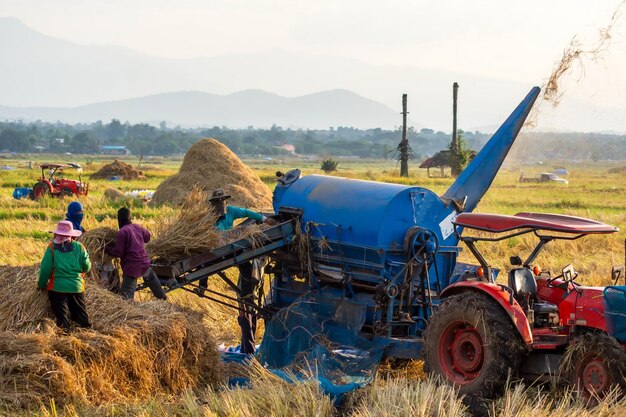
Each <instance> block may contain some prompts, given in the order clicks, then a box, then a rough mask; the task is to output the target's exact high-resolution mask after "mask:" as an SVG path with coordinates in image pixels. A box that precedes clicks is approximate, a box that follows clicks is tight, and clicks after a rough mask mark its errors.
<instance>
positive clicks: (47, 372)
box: [0, 267, 221, 414]
mask: <svg viewBox="0 0 626 417" xmlns="http://www.w3.org/2000/svg"><path fill="white" fill-rule="evenodd" d="M37 273H38V268H37V267H27V268H6V267H2V268H0V289H2V292H0V324H1V325H2V328H1V329H0V414H3V411H7V410H19V409H21V410H23V409H31V410H32V409H36V408H38V406H39V405H40V404H42V403H43V404H47V403H49V401H50V400H52V399H54V401H55V402H56V403H57V404H60V405H63V404H67V403H70V402H71V403H74V404H79V405H80V404H87V405H98V404H103V403H106V402H109V401H115V402H129V401H137V400H140V399H144V400H145V399H149V398H154V396H156V395H176V394H180V393H182V392H183V391H185V390H187V389H190V388H194V387H204V386H207V385H209V386H210V385H213V384H216V383H218V382H221V381H220V377H219V375H220V372H221V368H220V364H219V360H218V355H217V349H216V347H215V343H214V341H213V338H212V336H211V331H210V329H209V328H208V327H207V326H206V324H204V323H203V321H202V316H201V315H200V314H198V313H195V312H193V311H191V310H188V309H185V308H182V307H176V306H174V305H171V304H169V303H165V302H162V301H150V302H145V303H135V302H128V301H124V300H122V299H121V298H120V297H118V296H116V295H113V294H111V293H110V292H108V291H107V290H104V289H102V288H100V287H98V286H96V285H92V284H90V283H87V289H86V294H85V298H86V304H87V311H88V313H89V315H90V319H91V321H92V323H93V328H92V329H80V330H76V331H74V332H73V333H70V334H64V333H62V332H60V331H59V330H58V329H57V328H56V326H55V325H54V324H52V322H51V321H50V320H48V312H47V302H46V301H45V300H46V297H45V293H44V292H40V291H39V290H37V289H36V285H35V283H36V280H37ZM22 305H23V306H30V307H29V308H25V307H21V308H17V307H19V306H22ZM32 307H35V308H32Z"/></svg>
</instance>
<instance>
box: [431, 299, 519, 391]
mask: <svg viewBox="0 0 626 417" xmlns="http://www.w3.org/2000/svg"><path fill="white" fill-rule="evenodd" d="M424 344H425V345H424V353H425V358H424V359H425V369H426V372H429V373H434V374H437V375H440V376H442V377H443V378H444V379H445V380H446V381H447V382H449V383H451V384H454V385H455V386H457V387H458V389H459V393H460V394H462V395H470V396H472V395H478V396H480V397H483V398H493V397H496V396H498V395H500V394H501V393H502V392H503V390H504V387H505V385H506V382H507V378H508V377H509V376H515V374H516V373H517V372H518V370H519V366H520V363H521V360H522V356H523V355H524V352H525V348H524V344H523V342H522V339H521V337H520V336H519V332H518V330H517V329H516V328H515V327H514V326H513V323H512V322H511V319H510V318H509V316H508V315H507V314H506V313H505V312H504V311H503V309H502V307H501V306H500V305H498V304H497V302H496V301H494V300H492V299H491V298H489V297H488V296H486V295H484V294H481V293H476V292H465V293H462V294H457V295H453V296H450V297H448V298H446V299H445V300H443V301H442V303H441V304H440V305H439V307H438V309H437V310H436V312H435V313H434V314H433V315H432V316H431V317H430V320H429V321H428V325H427V326H426V333H425V343H424Z"/></svg>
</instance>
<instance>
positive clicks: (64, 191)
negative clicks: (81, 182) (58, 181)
mask: <svg viewBox="0 0 626 417" xmlns="http://www.w3.org/2000/svg"><path fill="white" fill-rule="evenodd" d="M73 195H74V192H73V191H72V189H71V188H68V187H63V188H62V189H61V196H62V197H71V196H73Z"/></svg>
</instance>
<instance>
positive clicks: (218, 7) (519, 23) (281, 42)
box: [0, 0, 626, 81]
mask: <svg viewBox="0 0 626 417" xmlns="http://www.w3.org/2000/svg"><path fill="white" fill-rule="evenodd" d="M620 2H621V0H618V1H609V0H524V1H520V0H517V1H511V0H466V1H458V0H457V1H450V0H410V1H394V0H387V1H377V0H316V1H299V0H208V1H207V0H178V1H166V0H123V1H122V0H89V1H83V0H55V1H49V0H0V15H3V16H14V17H17V18H19V19H20V20H22V21H23V22H24V23H26V24H27V25H28V26H30V27H33V28H35V29H36V30H38V31H40V32H43V33H44V34H46V35H50V36H55V37H59V38H63V39H67V40H71V41H74V42H78V43H84V44H114V45H121V46H126V47H129V48H132V49H136V50H139V51H143V52H146V53H149V54H153V55H158V56H162V57H168V58H191V57H201V56H215V55H222V54H232V53H251V52H259V51H263V50H267V49H272V48H280V49H285V50H290V51H297V52H307V53H316V54H323V55H329V54H330V55H339V56H344V57H353V58H357V59H360V60H364V61H367V62H371V63H380V62H385V63H387V64H390V63H393V64H397V65H407V64H410V65H416V66H420V67H428V68H435V69H438V68H442V69H453V68H457V69H458V68H459V67H460V68H461V69H462V70H463V71H466V72H471V73H475V74H480V75H485V76H490V77H500V78H507V79H512V80H519V81H533V80H535V79H537V78H541V77H545V76H546V75H545V73H546V70H549V69H550V68H551V65H552V64H553V62H554V61H555V60H556V58H557V57H558V56H559V54H560V52H561V51H562V50H563V48H564V47H565V46H566V45H567V44H568V42H569V40H570V39H571V38H572V37H573V36H574V35H578V36H579V37H580V38H581V39H593V38H594V37H595V35H596V33H597V31H598V28H600V27H603V26H604V25H606V22H607V21H608V19H609V18H610V16H611V14H612V13H613V10H615V8H616V6H617V5H618V4H619V3H620ZM619 32H620V33H619V34H617V39H615V40H614V42H615V43H618V42H619V45H621V48H622V49H623V48H624V45H625V43H624V40H625V37H626V33H625V31H624V30H623V28H622V30H620V31H619ZM622 58H623V57H622ZM525 61H533V62H535V63H536V64H535V65H525V64H524V62H525ZM622 63H626V61H623V62H622ZM622 68H623V66H622Z"/></svg>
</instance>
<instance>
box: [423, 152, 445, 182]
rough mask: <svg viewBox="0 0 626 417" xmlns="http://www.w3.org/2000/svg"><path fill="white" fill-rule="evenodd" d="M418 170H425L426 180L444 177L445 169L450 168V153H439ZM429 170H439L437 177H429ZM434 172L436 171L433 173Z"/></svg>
mask: <svg viewBox="0 0 626 417" xmlns="http://www.w3.org/2000/svg"><path fill="white" fill-rule="evenodd" d="M420 168H426V171H427V172H428V178H432V177H445V176H446V171H445V169H446V168H450V151H448V150H445V151H439V152H437V153H436V154H434V155H433V156H431V157H430V158H428V159H427V160H425V161H424V162H422V164H421V165H420ZM431 168H439V175H431V173H430V169H431ZM435 172H436V171H435Z"/></svg>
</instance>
